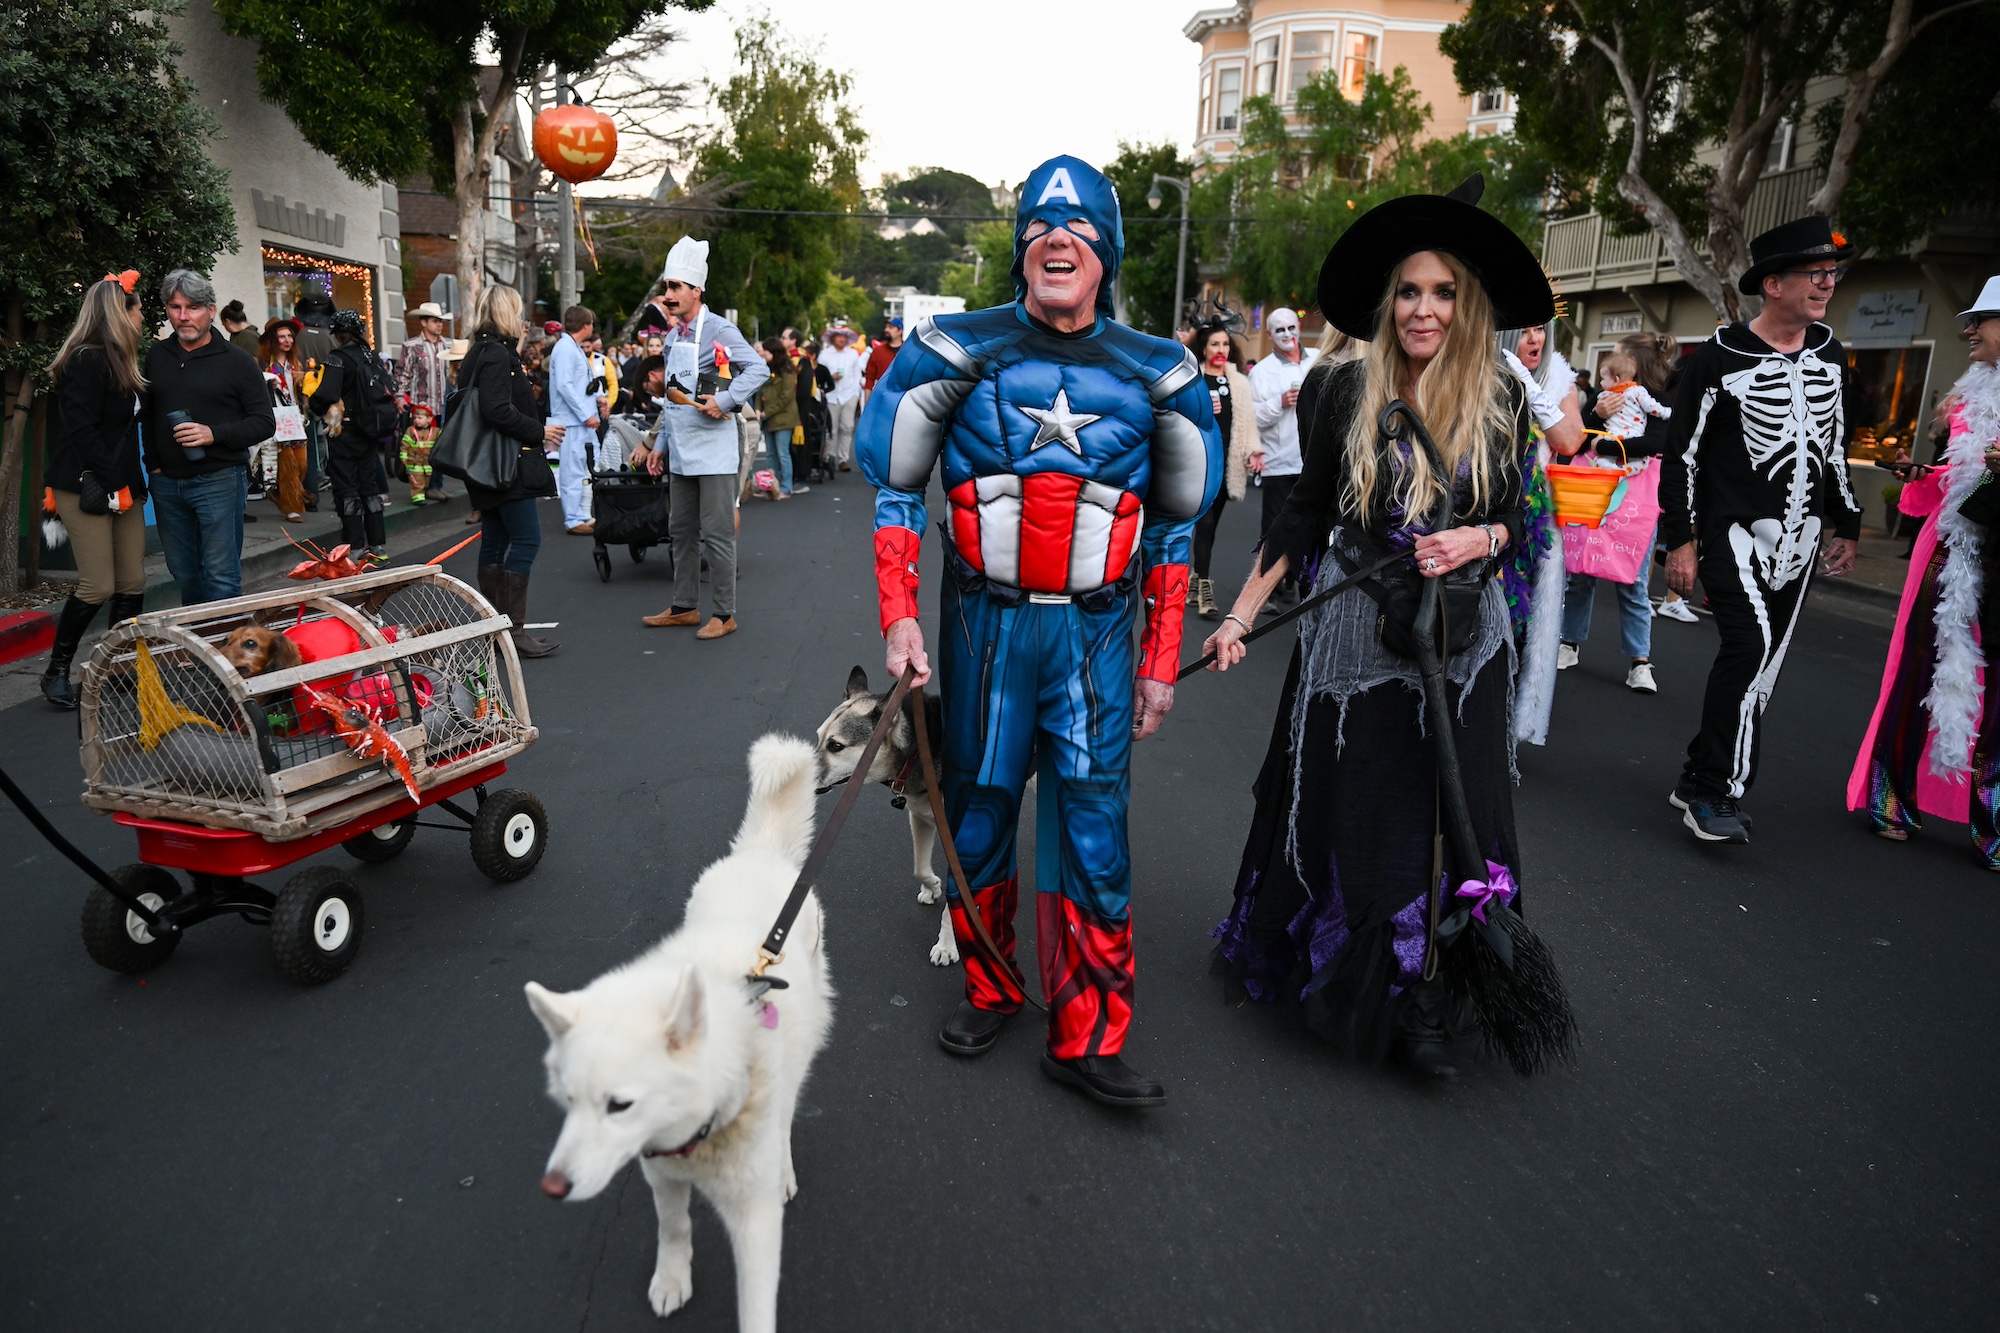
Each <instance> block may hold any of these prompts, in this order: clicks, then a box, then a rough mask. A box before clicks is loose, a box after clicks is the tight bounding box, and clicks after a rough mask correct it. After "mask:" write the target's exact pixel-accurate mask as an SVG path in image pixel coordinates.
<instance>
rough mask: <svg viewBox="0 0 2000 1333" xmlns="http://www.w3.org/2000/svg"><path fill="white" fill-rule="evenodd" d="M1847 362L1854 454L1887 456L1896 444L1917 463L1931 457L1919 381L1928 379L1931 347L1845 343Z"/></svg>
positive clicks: (1885, 458)
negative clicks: (1853, 345)
mask: <svg viewBox="0 0 2000 1333" xmlns="http://www.w3.org/2000/svg"><path fill="white" fill-rule="evenodd" d="M1847 366H1848V374H1849V382H1850V383H1851V385H1852V386H1853V387H1852V395H1851V397H1850V398H1849V399H1848V408H1849V411H1850V412H1851V413H1852V414H1853V420H1854V426H1855V430H1854V443H1853V445H1852V447H1851V448H1850V449H1849V450H1848V452H1849V453H1850V454H1851V455H1852V456H1854V457H1856V458H1876V459H1879V460H1880V461H1884V462H1887V461H1891V460H1893V459H1894V458H1895V457H1896V456H1897V450H1898V449H1902V450H1905V451H1907V452H1906V453H1905V454H1904V456H1905V457H1908V458H1913V459H1915V460H1916V461H1918V462H1920V463H1928V462H1931V461H1933V460H1932V457H1931V447H1930V444H1929V431H1930V424H1931V423H1930V422H1929V421H1928V420H1925V419H1924V387H1925V385H1926V384H1927V383H1928V382H1929V380H1930V371H1931V349H1930V347H1929V346H1927V345H1918V346H1912V347H1887V348H1875V347H1871V348H1866V349H1862V350H1854V349H1850V350H1849V351H1848V353H1847Z"/></svg>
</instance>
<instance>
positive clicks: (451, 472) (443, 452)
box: [431, 371, 546, 491]
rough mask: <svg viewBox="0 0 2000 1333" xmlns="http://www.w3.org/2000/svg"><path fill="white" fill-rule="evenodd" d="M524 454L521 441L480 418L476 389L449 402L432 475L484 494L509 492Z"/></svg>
mask: <svg viewBox="0 0 2000 1333" xmlns="http://www.w3.org/2000/svg"><path fill="white" fill-rule="evenodd" d="M461 373H463V372H462V371H461ZM521 454H522V449H521V443H520V441H518V440H516V439H513V438H512V437H510V436H507V435H503V434H501V432H500V430H499V429H498V428H497V427H495V426H493V425H491V424H489V423H488V422H487V420H486V418H485V417H483V416H481V415H480V414H479V388H478V386H477V385H468V386H466V387H465V388H463V389H460V390H458V391H457V392H455V393H453V394H452V395H451V397H450V398H449V399H448V400H446V403H445V414H444V427H443V429H441V430H439V431H438V438H437V443H436V444H434V445H432V446H431V470H432V471H434V472H442V473H444V475H445V476H447V477H456V478H458V479H459V480H460V481H462V482H464V483H465V484H466V485H468V486H477V487H479V488H480V489H482V490H488V491H510V490H512V489H513V488H514V479H515V478H516V477H517V476H518V475H519V474H520V467H521ZM544 470H545V471H546V465H544Z"/></svg>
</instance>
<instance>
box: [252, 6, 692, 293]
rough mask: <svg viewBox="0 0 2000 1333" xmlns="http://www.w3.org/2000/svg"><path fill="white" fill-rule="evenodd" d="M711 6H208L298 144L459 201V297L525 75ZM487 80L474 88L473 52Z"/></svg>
mask: <svg viewBox="0 0 2000 1333" xmlns="http://www.w3.org/2000/svg"><path fill="white" fill-rule="evenodd" d="M711 3H713V0H452V2H450V3H442V4H412V3H409V0H313V3H310V4H299V3H297V2H296V0H215V11H216V13H217V15H219V16H220V17H221V19H222V25H223V27H224V28H225V29H226V30H227V31H229V32H231V33H234V34H235V35H237V36H239V37H247V38H250V39H251V40H253V41H255V42H256V43H257V45H258V58H257V84H258V87H259V89H260V90H261V91H262V92H263V94H264V96H265V98H267V99H268V100H270V101H272V102H274V103H276V104H277V105H278V106H280V107H282V108H284V111H285V114H286V115H287V116H289V117H290V118H291V121H292V123H293V124H294V125H296V126H298V128H299V133H300V134H302V135H304V136H305V140H306V142H307V143H309V144H311V145H312V146H313V147H315V148H317V149H319V150H320V151H321V152H323V153H326V154H327V155H329V156H330V157H332V158H333V160H334V161H336V162H338V163H339V164H340V167H341V170H343V171H345V172H346V173H347V174H348V175H350V176H352V177H354V178H356V179H357V180H369V181H375V180H384V181H386V180H398V179H401V178H402V177H404V176H408V175H411V174H413V173H415V172H418V171H428V172H429V174H430V177H431V179H432V180H434V181H437V182H439V183H440V184H443V185H445V186H446V188H447V190H448V192H449V193H450V194H452V195H453V197H454V198H455V200H456V202H457V206H458V228H457V232H458V253H457V268H458V282H459V290H460V292H461V294H462V297H463V299H464V301H465V302H466V303H467V305H468V306H469V305H470V303H471V302H472V301H473V300H474V299H476V298H477V296H478V293H479V288H480V285H481V284H482V282H483V281H484V278H485V272H486V228H485V227H484V226H483V225H481V221H480V216H479V215H480V211H481V208H482V201H483V200H484V199H485V198H486V194H487V187H488V185H489V184H490V183H491V178H492V161H493V152H494V146H495V144H496V143H497V142H498V140H499V137H500V134H501V132H502V131H503V130H504V129H505V128H506V127H507V125H508V123H509V122H510V121H511V120H512V119H513V118H514V116H515V114H516V112H515V106H516V94H517V93H518V92H519V90H520V88H521V84H522V80H523V78H524V77H526V76H528V75H529V74H530V73H531V72H532V71H536V70H540V69H542V68H544V67H548V66H553V67H554V68H556V69H559V70H570V71H581V70H586V69H589V68H590V67H591V66H592V65H594V64H595V63H596V62H597V61H598V60H599V59H600V58H601V57H602V56H603V55H604V54H605V52H606V51H608V50H610V49H611V47H612V46H613V44H615V43H617V42H619V41H620V40H621V39H623V38H625V37H627V36H628V35H630V34H631V33H633V32H634V31H635V30H636V29H638V28H640V27H641V25H643V24H645V23H646V22H647V21H648V20H649V19H650V18H652V17H653V16H655V15H657V14H659V13H661V12H662V11H665V10H667V9H686V10H701V9H706V8H707V7H708V6H709V5H710V4H711ZM485 51H490V52H491V53H492V54H493V56H494V60H495V65H494V69H495V77H493V78H491V79H490V80H488V81H487V86H485V87H484V88H482V86H481V82H480V55H481V53H482V52H485Z"/></svg>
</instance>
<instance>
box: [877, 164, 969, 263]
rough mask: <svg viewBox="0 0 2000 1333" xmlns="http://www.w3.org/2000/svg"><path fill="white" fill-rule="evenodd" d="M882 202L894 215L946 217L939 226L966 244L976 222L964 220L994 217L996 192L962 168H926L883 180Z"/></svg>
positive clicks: (957, 241)
mask: <svg viewBox="0 0 2000 1333" xmlns="http://www.w3.org/2000/svg"><path fill="white" fill-rule="evenodd" d="M882 204H883V208H884V210H885V211H886V212H888V213H891V214H909V213H921V214H924V215H926V216H943V217H944V218H945V220H944V221H941V222H939V223H937V226H938V227H939V229H940V230H942V231H943V232H944V234H945V235H946V236H948V237H950V238H951V239H952V241H953V242H954V243H956V244H960V245H962V244H964V243H965V237H966V233H967V231H968V230H969V229H970V228H971V227H972V226H973V225H975V224H974V223H972V222H965V221H960V220H959V219H961V218H965V217H968V216H970V217H972V218H974V219H977V218H989V217H993V216H994V211H993V191H991V190H990V189H988V188H987V187H986V186H985V184H984V183H982V182H980V181H978V180H975V179H974V178H972V177H971V176H968V175H966V174H965V173H964V172H962V171H953V170H951V169H950V168H948V167H925V168H923V169H921V170H917V171H912V172H911V173H910V174H909V175H908V176H907V177H899V176H889V177H886V178H884V180H883V182H882Z"/></svg>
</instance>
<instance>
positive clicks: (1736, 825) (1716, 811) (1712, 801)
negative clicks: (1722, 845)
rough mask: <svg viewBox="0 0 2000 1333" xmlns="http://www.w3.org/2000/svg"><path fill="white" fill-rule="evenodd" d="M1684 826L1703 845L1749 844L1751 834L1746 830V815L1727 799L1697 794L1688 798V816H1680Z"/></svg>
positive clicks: (1733, 802)
mask: <svg viewBox="0 0 2000 1333" xmlns="http://www.w3.org/2000/svg"><path fill="white" fill-rule="evenodd" d="M1681 822H1682V823H1683V824H1686V825H1687V826H1688V827H1689V828H1690V829H1692V830H1694V836H1695V837H1697V838H1700V839H1701V840H1702V841H1703V842H1748V841H1750V830H1749V829H1747V828H1745V827H1744V826H1743V812H1742V811H1740V810H1738V809H1737V808H1736V802H1735V801H1734V800H1732V799H1731V798H1729V797H1727V796H1709V795H1707V794H1705V793H1702V792H1697V793H1695V794H1694V795H1693V796H1692V797H1690V798H1688V803H1687V812H1686V813H1685V814H1683V815H1682V816H1681Z"/></svg>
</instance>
